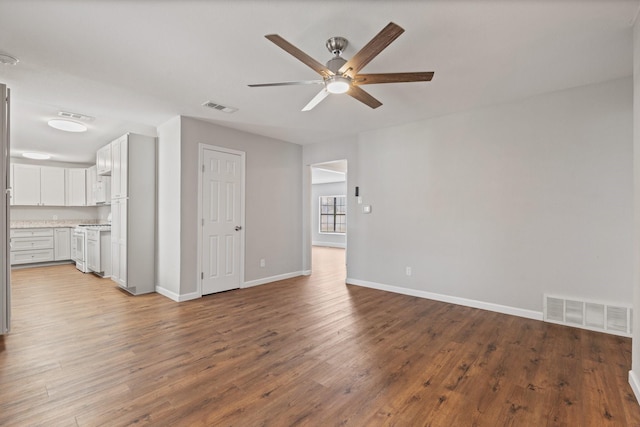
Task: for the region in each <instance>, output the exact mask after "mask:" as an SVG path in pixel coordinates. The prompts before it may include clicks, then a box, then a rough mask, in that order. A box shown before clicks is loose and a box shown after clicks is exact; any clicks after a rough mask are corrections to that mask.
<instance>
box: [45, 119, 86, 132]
mask: <svg viewBox="0 0 640 427" xmlns="http://www.w3.org/2000/svg"><path fill="white" fill-rule="evenodd" d="M47 124H48V125H49V126H51V127H52V128H54V129H58V130H63V131H66V132H85V131H86V130H87V127H86V126H85V125H83V124H82V123H78V122H74V121H71V120H61V119H52V120H49V121H48V122H47Z"/></svg>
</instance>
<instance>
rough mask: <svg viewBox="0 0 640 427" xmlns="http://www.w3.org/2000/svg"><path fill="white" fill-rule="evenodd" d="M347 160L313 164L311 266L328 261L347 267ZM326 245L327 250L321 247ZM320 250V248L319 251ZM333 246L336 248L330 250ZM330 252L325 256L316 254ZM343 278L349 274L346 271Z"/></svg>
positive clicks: (340, 267)
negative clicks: (320, 256)
mask: <svg viewBox="0 0 640 427" xmlns="http://www.w3.org/2000/svg"><path fill="white" fill-rule="evenodd" d="M347 172H348V167H347V161H346V160H335V161H330V162H324V163H316V164H313V165H311V192H310V194H311V207H310V211H311V252H312V257H311V269H312V270H313V269H314V264H315V263H317V262H322V263H323V264H322V266H323V268H322V269H323V271H324V270H326V268H327V265H326V262H327V260H331V262H334V263H337V264H339V265H336V269H339V270H344V269H345V264H346V250H347V232H348V228H349V225H348V222H347ZM322 248H327V250H322ZM316 249H320V250H316ZM331 249H334V250H331ZM318 253H321V254H325V255H326V254H331V256H329V257H327V256H324V257H322V261H320V258H318V257H317V254H318ZM344 277H346V272H345V275H344Z"/></svg>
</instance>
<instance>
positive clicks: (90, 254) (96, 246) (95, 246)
mask: <svg viewBox="0 0 640 427" xmlns="http://www.w3.org/2000/svg"><path fill="white" fill-rule="evenodd" d="M87 267H89V270H91V271H95V272H96V273H99V272H100V271H101V270H100V241H99V240H92V239H91V240H90V239H87Z"/></svg>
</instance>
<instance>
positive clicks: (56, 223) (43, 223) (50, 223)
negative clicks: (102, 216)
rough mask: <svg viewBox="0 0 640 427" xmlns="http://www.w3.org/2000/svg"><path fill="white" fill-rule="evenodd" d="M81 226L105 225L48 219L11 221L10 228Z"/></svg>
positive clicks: (93, 222) (76, 220)
mask: <svg viewBox="0 0 640 427" xmlns="http://www.w3.org/2000/svg"><path fill="white" fill-rule="evenodd" d="M79 224H105V222H104V220H99V219H57V220H53V219H46V220H28V221H10V223H9V227H10V228H57V227H70V228H73V227H76V226H77V225H79Z"/></svg>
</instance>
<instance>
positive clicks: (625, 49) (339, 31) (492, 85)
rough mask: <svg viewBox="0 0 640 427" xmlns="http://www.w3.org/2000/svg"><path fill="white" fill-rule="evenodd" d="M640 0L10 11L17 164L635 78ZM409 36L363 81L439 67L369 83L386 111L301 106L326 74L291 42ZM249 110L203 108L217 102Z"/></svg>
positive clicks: (396, 115) (162, 4) (2, 29)
mask: <svg viewBox="0 0 640 427" xmlns="http://www.w3.org/2000/svg"><path fill="white" fill-rule="evenodd" d="M639 4H640V0H582V1H569V0H511V1H507V0H467V1H463V0H432V1H417V0H413V1H371V0H370V1H338V0H324V1H294V0H287V1H268V2H266V1H260V0H255V1H248V0H236V1H214V0H199V1H198V0H187V1H178V0H174V1H171V0H157V1H151V0H111V1H109V0H84V1H77V0H40V1H35V0H0V53H6V54H10V55H13V56H16V57H18V58H19V59H20V63H19V64H18V65H16V66H9V65H0V82H2V83H6V84H8V85H9V86H10V88H11V89H12V121H11V125H12V155H19V154H20V153H22V152H23V151H46V152H50V153H53V154H54V158H53V160H59V161H67V162H91V161H93V159H94V153H95V150H96V148H98V147H99V146H102V145H104V144H105V143H107V142H109V141H110V140H111V139H114V138H116V137H117V136H119V135H120V134H122V133H124V132H127V131H133V132H140V133H145V134H155V130H156V127H157V126H158V125H160V124H162V123H164V122H165V121H167V120H168V119H170V118H171V117H174V116H177V115H185V116H192V117H199V118H202V119H206V120H210V121H211V122H214V123H218V124H221V125H224V126H229V127H233V128H237V129H242V130H246V131H248V132H253V133H258V134H262V135H266V136H270V137H273V138H278V139H282V140H285V141H290V142H293V143H299V144H309V143H316V142H324V141H331V140H335V139H339V138H342V137H345V136H348V135H353V134H356V133H358V132H362V131H366V130H371V129H376V128H382V127H387V126H392V125H396V124H400V123H406V122H411V121H415V120H420V119H424V118H429V117H435V116H440V115H444V114H448V113H452V112H456V111H461V110H467V109H471V108H475V107H478V106H485V105H491V104H496V103H502V102H508V101H512V100H516V99H521V98H525V97H529V96H532V95H536V94H540V93H544V92H549V91H554V90H560V89H564V88H568V87H575V86H580V85H585V84H591V83H596V82H601V81H606V80H610V79H616V78H620V77H624V76H629V75H631V74H632V35H631V31H632V25H633V22H634V19H635V17H636V14H637V12H638V6H639ZM390 21H393V22H395V23H396V24H398V25H400V26H401V27H403V28H404V29H405V30H406V32H405V33H404V34H403V35H401V36H400V37H399V38H398V39H397V40H396V41H395V42H393V43H392V44H391V45H390V46H389V47H388V48H387V49H386V50H384V51H383V52H382V53H381V54H380V55H379V56H378V57H376V58H375V59H374V60H373V61H372V62H371V63H370V64H369V65H367V66H366V67H365V68H364V69H363V72H372V73H378V72H402V71H434V72H435V77H434V79H433V81H432V82H430V83H399V84H385V85H371V86H367V87H366V89H367V91H368V92H370V93H371V94H372V95H373V96H375V97H376V98H378V99H379V100H380V101H381V102H382V103H383V104H384V105H383V106H381V107H380V108H378V109H376V110H372V109H370V108H369V107H367V106H365V105H364V104H361V103H360V102H358V101H356V100H355V99H353V98H351V97H348V96H339V95H331V96H330V97H329V98H327V99H325V100H324V101H323V102H322V103H321V104H320V105H319V106H318V107H316V108H315V109H314V110H312V111H310V112H301V111H300V109H301V108H302V107H303V106H304V105H305V104H307V102H308V101H309V100H310V99H311V98H313V96H314V95H315V94H316V93H317V91H318V86H312V85H310V86H287V87H269V88H249V87H247V84H250V83H268V82H278V81H290V80H309V79H315V78H317V77H318V76H317V75H316V74H315V72H314V71H313V70H311V69H310V68H308V67H307V66H305V65H304V64H302V63H301V62H299V61H298V60H296V59H295V58H293V57H292V56H290V55H289V54H287V53H286V52H285V51H283V50H282V49H280V48H278V47H277V46H275V45H274V44H272V43H271V42H269V41H268V40H267V39H265V38H264V35H265V34H271V33H277V34H279V35H281V36H282V37H284V38H285V39H286V40H288V41H289V42H291V43H293V44H294V45H296V46H297V47H298V48H300V49H302V50H303V51H305V52H306V53H308V54H309V55H311V56H312V57H314V58H316V59H317V60H318V61H320V62H323V63H324V62H326V61H327V60H328V59H330V57H331V55H330V54H329V52H328V51H327V50H326V48H325V47H324V44H325V41H326V39H327V38H329V37H331V36H343V37H346V38H347V39H348V40H349V43H350V45H349V47H348V48H347V49H346V51H345V52H344V56H345V57H346V58H349V57H351V56H352V55H353V54H354V53H355V52H356V51H357V50H359V49H360V48H361V47H362V46H364V44H365V43H367V42H368V41H369V40H370V39H371V38H372V37H373V36H374V35H375V34H376V33H378V31H380V30H381V29H382V28H383V27H384V26H385V25H386V24H387V23H388V22H390ZM208 100H212V101H214V102H217V103H220V104H224V105H228V106H231V107H236V108H239V111H238V112H236V113H234V114H225V113H222V112H219V111H215V110H210V109H205V108H204V107H202V106H201V104H202V103H203V102H205V101H208ZM61 109H62V110H66V111H70V112H74V113H81V114H85V115H89V116H94V117H95V118H96V119H95V120H94V121H93V122H91V123H89V131H88V132H85V133H83V134H69V133H64V132H61V131H56V130H53V129H49V128H48V127H47V126H46V121H47V120H48V119H49V118H52V117H53V116H55V115H56V114H57V112H58V111H59V110H61Z"/></svg>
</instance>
